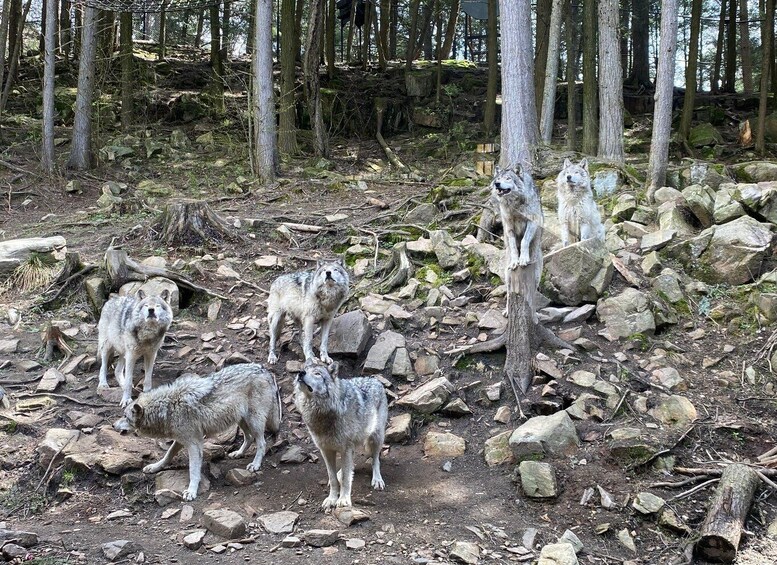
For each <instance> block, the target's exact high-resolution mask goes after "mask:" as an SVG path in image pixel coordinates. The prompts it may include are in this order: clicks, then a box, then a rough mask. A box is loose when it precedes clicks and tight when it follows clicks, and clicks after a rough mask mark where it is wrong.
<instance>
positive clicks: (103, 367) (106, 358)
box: [97, 345, 113, 390]
mask: <svg viewBox="0 0 777 565" xmlns="http://www.w3.org/2000/svg"><path fill="white" fill-rule="evenodd" d="M112 352H113V350H112V349H111V347H109V346H108V345H103V347H102V349H101V350H100V376H99V377H98V381H97V389H98V390H99V389H106V388H108V363H110V359H111V353H112Z"/></svg>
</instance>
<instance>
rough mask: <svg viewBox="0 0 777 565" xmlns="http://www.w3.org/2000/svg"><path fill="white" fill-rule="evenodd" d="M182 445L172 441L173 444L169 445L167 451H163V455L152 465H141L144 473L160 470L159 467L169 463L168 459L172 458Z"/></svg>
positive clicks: (161, 467)
mask: <svg viewBox="0 0 777 565" xmlns="http://www.w3.org/2000/svg"><path fill="white" fill-rule="evenodd" d="M182 447H183V445H182V444H180V443H178V442H177V441H174V442H173V445H171V446H170V447H169V448H168V450H167V453H165V455H164V457H162V459H160V460H159V461H157V462H156V463H153V464H152V465H146V466H145V467H143V472H144V473H156V472H158V471H160V470H161V469H163V468H165V467H167V466H168V465H169V464H170V461H172V460H173V457H175V456H176V455H177V454H178V452H179V451H181V448H182Z"/></svg>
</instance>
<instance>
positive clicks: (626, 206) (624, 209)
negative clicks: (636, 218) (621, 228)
mask: <svg viewBox="0 0 777 565" xmlns="http://www.w3.org/2000/svg"><path fill="white" fill-rule="evenodd" d="M636 209H637V199H636V198H635V197H634V195H633V194H621V195H619V196H618V200H616V201H615V206H613V208H612V217H613V218H614V219H615V220H617V221H623V220H630V219H631V216H632V215H633V214H634V211H635V210H636Z"/></svg>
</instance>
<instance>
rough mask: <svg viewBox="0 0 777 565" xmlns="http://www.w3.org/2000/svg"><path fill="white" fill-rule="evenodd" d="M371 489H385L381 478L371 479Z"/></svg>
mask: <svg viewBox="0 0 777 565" xmlns="http://www.w3.org/2000/svg"><path fill="white" fill-rule="evenodd" d="M372 488H373V490H384V489H385V488H386V483H384V482H383V479H382V478H381V477H378V478H377V479H372Z"/></svg>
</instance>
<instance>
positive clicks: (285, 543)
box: [281, 536, 302, 547]
mask: <svg viewBox="0 0 777 565" xmlns="http://www.w3.org/2000/svg"><path fill="white" fill-rule="evenodd" d="M300 545H302V540H301V539H299V538H298V537H297V536H286V537H285V538H283V540H282V541H281V547H299V546H300Z"/></svg>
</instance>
